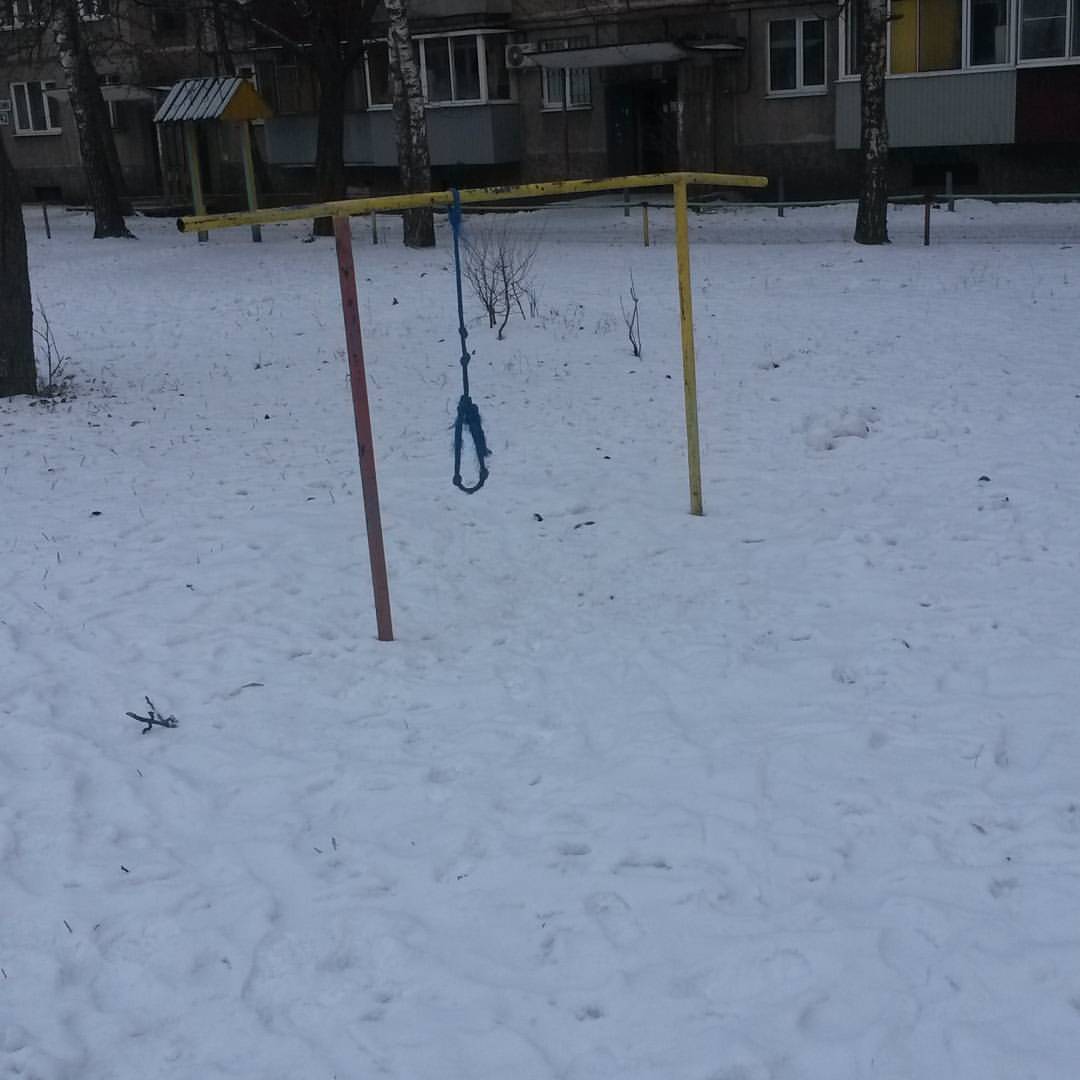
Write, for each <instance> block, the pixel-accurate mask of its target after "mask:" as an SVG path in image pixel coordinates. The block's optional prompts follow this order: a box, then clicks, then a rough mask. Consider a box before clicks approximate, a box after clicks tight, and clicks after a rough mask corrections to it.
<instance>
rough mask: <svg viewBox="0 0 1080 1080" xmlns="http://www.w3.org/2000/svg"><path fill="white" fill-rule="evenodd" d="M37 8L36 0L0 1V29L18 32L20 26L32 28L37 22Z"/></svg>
mask: <svg viewBox="0 0 1080 1080" xmlns="http://www.w3.org/2000/svg"><path fill="white" fill-rule="evenodd" d="M38 8H39V4H38V2H37V0H0V27H2V28H3V29H5V30H18V29H19V28H20V27H22V26H32V25H34V24H35V23H36V22H37V21H38V17H39V14H40V12H39V10H38Z"/></svg>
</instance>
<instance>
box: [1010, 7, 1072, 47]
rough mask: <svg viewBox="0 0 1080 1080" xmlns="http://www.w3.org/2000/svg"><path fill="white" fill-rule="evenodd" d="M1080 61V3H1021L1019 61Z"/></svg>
mask: <svg viewBox="0 0 1080 1080" xmlns="http://www.w3.org/2000/svg"><path fill="white" fill-rule="evenodd" d="M1065 57H1080V0H1071V2H1070V0H1020V59H1021V60H1049V59H1064V58H1065Z"/></svg>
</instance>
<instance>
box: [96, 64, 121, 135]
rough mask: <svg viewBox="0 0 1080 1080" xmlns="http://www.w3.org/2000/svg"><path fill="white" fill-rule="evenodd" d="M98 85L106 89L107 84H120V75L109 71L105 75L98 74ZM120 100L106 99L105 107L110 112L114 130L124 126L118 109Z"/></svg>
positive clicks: (110, 126)
mask: <svg viewBox="0 0 1080 1080" xmlns="http://www.w3.org/2000/svg"><path fill="white" fill-rule="evenodd" d="M98 85H99V86H100V87H101V88H102V89H103V90H104V89H105V87H106V86H120V85H121V81H120V76H119V75H117V74H116V72H108V73H107V74H104V75H99V76H98ZM117 104H118V102H115V101H106V102H105V108H106V109H107V110H108V113H109V128H110V130H112V131H122V130H123V127H122V125H121V124H120V113H119V112H118V111H117V108H116V106H117Z"/></svg>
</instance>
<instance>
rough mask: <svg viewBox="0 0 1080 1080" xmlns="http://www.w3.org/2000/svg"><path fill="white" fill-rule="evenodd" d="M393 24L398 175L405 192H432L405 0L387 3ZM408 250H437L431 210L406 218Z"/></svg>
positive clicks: (417, 71) (420, 210)
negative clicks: (418, 248) (429, 248)
mask: <svg viewBox="0 0 1080 1080" xmlns="http://www.w3.org/2000/svg"><path fill="white" fill-rule="evenodd" d="M383 7H384V8H385V9H386V14H387V17H388V18H389V20H390V35H389V37H390V78H391V82H392V84H393V94H394V120H395V122H396V124H397V143H398V173H399V175H400V177H401V186H402V187H403V188H404V189H405V191H407V192H410V193H414V192H422V191H430V190H431V154H430V152H429V150H428V135H427V112H426V110H425V107H424V91H423V87H422V85H421V83H420V66H419V64H417V62H416V56H415V54H414V53H413V46H412V36H411V34H410V33H409V17H408V12H407V11H406V7H405V0H384V2H383ZM402 221H403V223H404V227H405V230H404V231H405V244H406V246H407V247H434V246H435V213H434V211H433V210H432V209H431V208H430V207H424V208H418V209H416V210H406V211H405V212H404V213H403V214H402Z"/></svg>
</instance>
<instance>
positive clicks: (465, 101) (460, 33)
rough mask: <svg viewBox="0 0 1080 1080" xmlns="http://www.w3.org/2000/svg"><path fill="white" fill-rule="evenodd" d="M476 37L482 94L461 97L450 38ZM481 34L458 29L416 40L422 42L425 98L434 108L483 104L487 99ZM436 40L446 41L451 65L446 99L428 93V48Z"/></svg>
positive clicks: (474, 43)
mask: <svg viewBox="0 0 1080 1080" xmlns="http://www.w3.org/2000/svg"><path fill="white" fill-rule="evenodd" d="M470 36H472V37H475V39H476V40H475V41H474V42H473V47H474V48H475V49H476V63H477V65H478V68H477V71H478V73H479V76H480V77H479V79H478V85H479V88H480V91H479V92H480V96H479V97H475V98H459V97H458V94H457V72H456V71H455V70H454V54H453V52H452V51H451V48H450V39H451V38H458V37H470ZM480 37H481V35H480V34H479V33H477V32H476V31H475V30H456V31H453V32H451V33H447V34H425V35H424V36H423V37H418V38H417V39H416V40H417V41H419V42H420V83H421V85H422V86H423V88H424V100H425V101H426V102H427V104H428V107H429V108H432V109H442V108H445V107H446V106H448V105H449V106H452V105H483V104H484V102H486V101H487V65H486V64H485V62H484V61H485V60H486V57H485V55H484V47H483V45H481V43H480ZM435 41H444V42H446V52H447V61H448V63H449V65H450V97H449V98H448V99H447V100H445V101H432V100H430V96H429V94H428V68H427V50H428V44H429V43H431V42H435Z"/></svg>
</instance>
